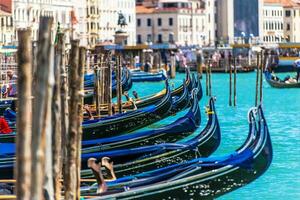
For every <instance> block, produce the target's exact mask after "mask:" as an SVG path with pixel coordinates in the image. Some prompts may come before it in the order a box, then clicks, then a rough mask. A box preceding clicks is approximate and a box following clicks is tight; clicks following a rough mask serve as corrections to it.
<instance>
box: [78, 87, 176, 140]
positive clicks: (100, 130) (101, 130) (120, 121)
mask: <svg viewBox="0 0 300 200" xmlns="http://www.w3.org/2000/svg"><path fill="white" fill-rule="evenodd" d="M166 88H167V92H166V94H165V96H164V98H163V99H162V100H161V102H159V103H158V104H156V105H151V106H148V107H145V108H142V109H138V110H134V111H129V112H126V113H121V114H116V115H114V116H110V117H104V118H100V119H95V120H89V121H84V122H83V123H82V127H83V140H90V139H98V138H103V137H108V136H115V135H121V134H122V133H125V132H128V131H133V130H136V129H139V128H142V127H144V126H147V125H149V124H151V123H154V122H157V121H159V120H161V119H162V118H163V117H165V116H167V115H168V114H169V111H170V109H171V107H172V98H171V91H170V87H169V85H168V81H166Z"/></svg>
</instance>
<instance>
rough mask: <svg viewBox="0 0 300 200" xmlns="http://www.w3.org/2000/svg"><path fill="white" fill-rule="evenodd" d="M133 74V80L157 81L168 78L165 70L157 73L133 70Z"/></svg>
mask: <svg viewBox="0 0 300 200" xmlns="http://www.w3.org/2000/svg"><path fill="white" fill-rule="evenodd" d="M131 75H132V82H157V81H163V80H165V79H166V78H167V77H166V73H165V71H164V70H161V71H159V72H156V73H151V72H143V71H139V70H131Z"/></svg>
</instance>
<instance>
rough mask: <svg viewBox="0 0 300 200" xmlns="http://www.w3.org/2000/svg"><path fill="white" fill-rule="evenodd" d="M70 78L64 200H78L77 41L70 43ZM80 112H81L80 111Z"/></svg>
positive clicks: (78, 79) (78, 98) (78, 100)
mask: <svg viewBox="0 0 300 200" xmlns="http://www.w3.org/2000/svg"><path fill="white" fill-rule="evenodd" d="M70 58H72V59H70V68H69V70H70V77H69V89H70V105H69V110H70V115H69V131H68V132H69V133H68V134H69V139H68V141H67V149H68V153H67V166H66V170H67V171H66V172H67V173H66V174H65V175H66V177H64V181H65V199H66V200H74V199H76V200H77V199H79V198H80V197H79V196H78V191H77V185H78V183H77V181H78V178H77V175H78V166H77V156H78V137H79V136H78V134H80V133H79V131H78V130H79V128H80V126H81V124H79V123H78V122H79V121H80V120H79V119H78V118H80V117H79V116H78V113H79V108H80V106H79V104H80V95H79V91H80V87H81V86H80V82H81V81H80V77H79V71H80V67H79V41H78V40H72V41H71V55H70ZM80 111H82V110H80Z"/></svg>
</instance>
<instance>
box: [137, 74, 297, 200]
mask: <svg viewBox="0 0 300 200" xmlns="http://www.w3.org/2000/svg"><path fill="white" fill-rule="evenodd" d="M183 78H184V74H177V76H176V79H175V80H171V82H172V83H174V84H175V85H180V84H181V83H182V80H183ZM255 78H256V73H254V72H253V73H249V74H238V75H237V107H236V108H232V107H229V106H228V102H229V100H228V99H229V75H228V74H213V75H212V93H213V95H214V96H216V98H217V102H216V109H217V113H218V117H219V121H220V126H221V130H222V142H221V145H220V147H219V149H218V150H217V151H216V152H215V153H214V155H224V154H228V153H231V152H233V151H234V150H235V149H237V148H238V147H239V146H240V145H242V144H243V142H244V141H245V140H246V137H247V133H248V123H247V112H248V110H249V109H250V108H251V107H252V106H254V104H255ZM263 84H264V85H263V91H264V95H263V108H264V111H265V115H266V119H267V122H268V126H269V129H270V133H271V138H272V143H273V149H274V158H273V162H272V165H271V166H270V168H269V169H268V171H267V172H266V173H265V174H263V176H261V177H260V178H259V179H257V180H256V181H254V182H252V183H251V184H249V185H247V186H245V187H242V188H240V189H238V190H236V191H234V192H231V193H229V194H227V195H224V196H222V197H221V198H219V199H222V200H231V199H239V200H240V199H241V200H244V199H251V200H252V199H255V200H266V199H272V200H273V199H285V200H287V199H288V200H294V199H295V200H299V199H300V89H274V88H271V87H270V86H269V85H268V84H267V83H266V82H265V80H264V82H263ZM202 86H203V89H204V92H205V77H204V79H203V80H202ZM163 87H164V84H163V82H160V83H135V84H134V85H133V88H132V90H136V91H138V93H139V96H144V95H150V94H154V93H156V92H158V91H160V90H161V89H162V88H163ZM207 102H208V98H207V97H204V98H203V99H202V101H201V102H200V104H201V108H202V126H201V127H200V128H199V130H198V131H197V132H199V131H200V130H201V129H202V128H203V127H204V125H205V123H206V116H205V115H204V112H203V111H204V109H203V108H204V106H205V105H206V104H207ZM184 113H185V111H183V112H180V113H178V114H177V115H176V116H172V117H169V118H167V119H165V120H163V121H161V122H159V123H157V124H154V125H152V126H150V127H148V128H152V127H157V126H161V125H165V124H168V123H171V122H172V121H174V120H175V119H176V118H177V117H179V116H181V115H183V114H184Z"/></svg>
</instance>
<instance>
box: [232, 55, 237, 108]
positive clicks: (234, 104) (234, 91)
mask: <svg viewBox="0 0 300 200" xmlns="http://www.w3.org/2000/svg"><path fill="white" fill-rule="evenodd" d="M233 66H234V74H233V106H234V107H235V106H236V100H237V97H236V81H237V80H236V78H237V77H236V75H237V67H236V60H235V58H234V60H233Z"/></svg>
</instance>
